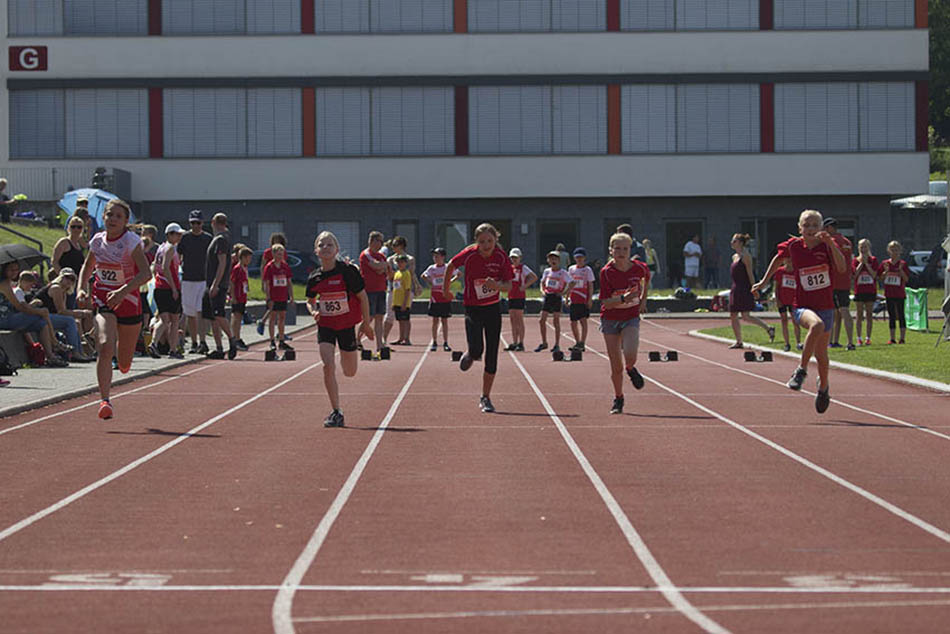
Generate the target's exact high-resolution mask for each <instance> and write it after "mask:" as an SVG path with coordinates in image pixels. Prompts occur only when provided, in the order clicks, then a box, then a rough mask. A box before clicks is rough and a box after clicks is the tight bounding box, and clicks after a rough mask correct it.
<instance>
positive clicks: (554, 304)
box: [541, 293, 564, 313]
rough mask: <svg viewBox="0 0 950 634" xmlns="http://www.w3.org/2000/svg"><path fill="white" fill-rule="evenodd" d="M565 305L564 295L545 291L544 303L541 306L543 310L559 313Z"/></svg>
mask: <svg viewBox="0 0 950 634" xmlns="http://www.w3.org/2000/svg"><path fill="white" fill-rule="evenodd" d="M563 305H564V297H563V296H562V295H559V294H557V293H545V295H544V305H543V306H541V310H542V311H546V312H549V313H559V312H561V307H562V306H563Z"/></svg>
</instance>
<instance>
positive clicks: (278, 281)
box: [274, 275, 287, 286]
mask: <svg viewBox="0 0 950 634" xmlns="http://www.w3.org/2000/svg"><path fill="white" fill-rule="evenodd" d="M274 286H287V277H286V276H284V275H275V276H274Z"/></svg>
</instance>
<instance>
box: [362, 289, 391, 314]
mask: <svg viewBox="0 0 950 634" xmlns="http://www.w3.org/2000/svg"><path fill="white" fill-rule="evenodd" d="M366 297H367V298H368V299H369V316H370V317H375V316H376V315H385V314H386V291H373V292H368V291H367V293H366Z"/></svg>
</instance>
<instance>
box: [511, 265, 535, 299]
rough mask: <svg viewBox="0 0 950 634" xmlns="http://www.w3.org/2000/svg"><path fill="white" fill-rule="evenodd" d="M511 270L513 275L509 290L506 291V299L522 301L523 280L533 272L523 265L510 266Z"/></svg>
mask: <svg viewBox="0 0 950 634" xmlns="http://www.w3.org/2000/svg"><path fill="white" fill-rule="evenodd" d="M511 270H512V272H513V273H514V277H512V278H511V290H510V291H508V299H524V297H525V295H524V281H525V278H527V277H528V275H530V274H531V273H534V271H532V270H531V268H530V267H527V266H525V265H524V264H519V265H518V266H514V265H512V267H511Z"/></svg>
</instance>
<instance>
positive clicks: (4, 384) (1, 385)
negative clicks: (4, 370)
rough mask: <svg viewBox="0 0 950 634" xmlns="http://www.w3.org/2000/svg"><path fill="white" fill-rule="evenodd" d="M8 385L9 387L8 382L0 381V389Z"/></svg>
mask: <svg viewBox="0 0 950 634" xmlns="http://www.w3.org/2000/svg"><path fill="white" fill-rule="evenodd" d="M8 385H10V382H9V381H7V380H6V379H0V387H6V386H8Z"/></svg>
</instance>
